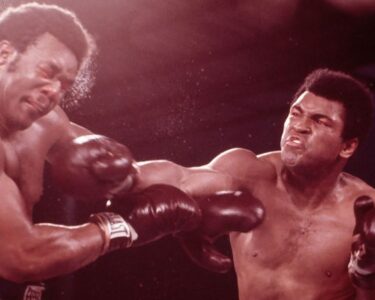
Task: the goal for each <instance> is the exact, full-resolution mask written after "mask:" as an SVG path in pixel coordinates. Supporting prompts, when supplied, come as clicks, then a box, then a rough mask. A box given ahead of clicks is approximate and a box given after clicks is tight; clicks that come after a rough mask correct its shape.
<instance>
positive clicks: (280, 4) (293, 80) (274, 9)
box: [1, 0, 375, 300]
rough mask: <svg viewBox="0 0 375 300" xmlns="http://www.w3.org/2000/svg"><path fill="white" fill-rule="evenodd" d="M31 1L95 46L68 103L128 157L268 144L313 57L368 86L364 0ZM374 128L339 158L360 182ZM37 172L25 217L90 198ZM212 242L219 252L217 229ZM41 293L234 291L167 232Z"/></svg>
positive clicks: (152, 295) (156, 298)
mask: <svg viewBox="0 0 375 300" xmlns="http://www.w3.org/2000/svg"><path fill="white" fill-rule="evenodd" d="M21 2H25V1H16V0H15V1H3V2H2V3H1V5H2V6H7V5H9V4H10V3H14V4H16V3H21ZM43 2H46V3H56V4H60V5H62V6H64V7H66V8H69V9H72V10H73V11H75V12H76V14H77V15H78V16H79V18H80V19H81V20H82V22H83V23H84V24H85V25H86V26H87V28H88V30H89V31H90V32H91V33H92V34H93V35H94V38H95V39H96V41H97V43H98V46H99V50H100V51H99V53H98V57H97V64H96V65H95V69H96V73H95V74H96V75H95V77H96V84H95V85H94V87H93V89H92V92H91V93H90V94H88V95H86V96H85V97H83V99H82V100H80V101H81V104H80V105H76V106H73V107H72V106H70V107H68V108H67V113H68V115H69V116H70V118H71V119H72V121H74V122H76V123H79V124H81V125H83V126H85V127H87V128H89V129H91V130H92V131H93V132H96V133H100V134H104V135H107V136H110V137H112V138H115V139H117V140H118V141H120V142H122V143H124V144H126V145H128V146H129V147H130V149H132V151H133V152H134V155H135V157H136V159H137V160H149V159H156V158H163V159H170V160H173V161H175V162H177V163H180V164H183V165H185V166H193V165H200V164H204V163H207V162H208V161H209V160H210V159H212V158H213V157H214V156H215V155H217V154H218V153H220V152H221V151H223V150H226V149H228V148H231V147H246V148H249V149H251V150H253V151H254V152H256V153H262V152H265V151H271V150H276V149H278V147H279V137H280V133H281V130H282V124H283V118H284V116H285V115H286V111H287V107H288V101H289V100H290V99H291V97H292V95H293V93H294V92H295V90H296V88H297V86H298V85H299V84H300V83H301V82H302V80H303V78H304V76H305V75H306V74H307V73H308V72H310V71H311V70H313V69H315V68H317V67H330V68H333V69H339V70H344V71H347V72H350V73H352V74H354V75H356V76H357V77H358V78H360V79H362V80H365V81H366V82H367V83H368V84H369V85H370V87H374V86H373V85H374V79H375V56H374V53H375V43H374V36H373V28H375V27H374V25H375V24H374V23H375V18H374V13H373V11H374V9H373V8H371V9H358V7H357V8H355V9H354V8H353V10H351V8H350V7H348V6H345V5H343V4H342V3H340V1H339V0H337V1H307V0H290V1H266V0H264V1H250V0H246V1H245V0H237V1H224V0H216V1H213V0H206V1H197V0H193V1H188V0H181V1H172V0H164V1H151V0H127V1H120V0H108V1H100V0H82V1H73V0H60V1H58V0H56V1H43ZM275 2H276V3H275ZM349 2H350V1H349ZM353 2H354V1H353ZM374 136H375V133H374V131H372V132H371V134H370V138H369V140H368V142H367V144H366V147H364V148H363V149H361V150H360V153H358V155H357V157H355V158H354V159H353V160H352V162H351V163H350V165H349V166H348V170H349V171H350V172H352V173H354V174H355V175H357V176H359V177H361V178H363V179H365V180H366V181H368V182H369V183H370V184H372V185H374V180H375V176H374V174H373V170H374V169H375V162H374V157H373V153H374V147H375V144H374ZM45 178H46V184H45V185H46V191H45V194H44V197H43V199H42V201H41V203H40V204H39V205H38V207H37V210H36V214H35V220H36V221H50V222H61V223H64V224H78V223H80V222H82V221H84V220H86V218H87V215H88V214H89V212H90V209H88V208H87V207H83V206H82V205H81V204H79V203H75V202H74V200H72V199H65V198H64V197H63V196H62V195H61V194H60V193H59V191H57V190H56V189H54V188H53V187H52V185H51V183H50V181H49V176H48V170H47V171H46V176H45ZM219 244H220V247H221V249H223V251H226V253H228V254H229V253H230V248H229V244H228V241H227V240H225V239H223V240H221V241H220V243H219ZM49 298H50V299H54V300H59V299H61V300H62V299H77V300H78V299H80V300H82V299H91V300H93V299H114V300H115V299H131V300H138V299H139V300H151V299H153V300H166V299H168V300H169V299H170V300H172V299H173V300H185V299H186V300H187V299H189V300H191V299H194V300H200V299H202V300H203V299H205V300H207V299H226V300H235V299H237V290H236V282H235V274H234V271H232V272H230V273H229V274H226V275H217V274H212V273H209V272H207V271H205V270H201V269H199V268H198V267H196V266H195V265H193V264H192V263H191V262H190V261H189V260H188V258H186V257H185V255H184V254H183V253H182V251H181V249H180V248H179V246H178V245H177V242H176V241H175V240H173V239H172V238H169V239H164V240H162V241H159V242H157V243H154V244H152V245H149V246H147V247H143V248H137V249H130V250H126V251H120V252H117V253H113V254H110V255H108V256H106V257H103V258H101V259H100V260H99V261H97V262H96V263H94V264H92V265H90V266H88V267H86V268H84V269H83V270H81V271H79V272H77V273H75V274H73V275H70V276H66V277H62V278H57V279H54V280H51V282H50V289H49Z"/></svg>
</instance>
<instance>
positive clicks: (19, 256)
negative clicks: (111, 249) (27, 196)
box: [0, 172, 103, 282]
mask: <svg viewBox="0 0 375 300" xmlns="http://www.w3.org/2000/svg"><path fill="white" fill-rule="evenodd" d="M0 194H1V195H2V197H1V202H0V220H1V223H0V243H1V247H0V277H2V278H5V279H7V280H10V281H16V282H23V281H34V280H43V279H47V278H51V277H54V276H57V275H62V274H66V273H69V272H72V271H75V270H77V269H79V268H81V267H82V266H84V265H87V264H88V263H90V262H92V261H94V260H95V259H96V258H97V257H98V256H99V254H100V251H101V247H102V246H103V240H102V236H101V234H100V231H99V228H98V227H97V226H96V225H94V224H84V225H82V226H79V227H67V226H60V225H53V224H35V225H34V224H32V223H31V220H30V219H29V218H28V216H27V213H26V209H25V204H24V200H23V199H22V195H21V194H20V191H19V190H18V188H17V186H16V185H15V183H14V182H13V181H12V180H11V179H10V178H9V177H8V176H7V175H6V174H5V173H4V172H2V173H1V175H0Z"/></svg>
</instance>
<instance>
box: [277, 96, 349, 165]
mask: <svg viewBox="0 0 375 300" xmlns="http://www.w3.org/2000/svg"><path fill="white" fill-rule="evenodd" d="M344 118H345V108H344V106H343V105H342V104H341V103H339V102H336V101H329V100H327V99H325V98H323V97H319V96H316V95H314V94H313V93H311V92H305V93H303V94H302V95H301V96H300V97H299V98H298V99H297V100H296V101H295V103H293V105H292V106H291V107H290V111H289V115H288V117H287V118H286V120H285V123H284V131H283V134H282V137H281V157H282V160H283V162H284V164H285V165H286V166H287V167H290V168H293V167H304V168H306V167H307V171H314V168H315V170H316V168H321V167H323V168H324V167H329V166H330V165H333V164H334V163H335V162H337V161H338V160H339V158H340V157H342V154H343V153H344V152H343V151H344V149H346V147H347V143H346V142H344V141H343V139H342V131H343V129H344Z"/></svg>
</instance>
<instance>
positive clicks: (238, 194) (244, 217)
mask: <svg viewBox="0 0 375 300" xmlns="http://www.w3.org/2000/svg"><path fill="white" fill-rule="evenodd" d="M194 199H195V200H196V201H197V203H198V205H199V207H200V209H201V211H202V219H201V222H200V224H199V227H198V229H197V230H195V231H194V232H191V233H187V234H183V235H181V234H180V235H179V236H178V239H179V241H180V243H181V246H182V248H183V249H184V250H185V252H186V253H187V255H188V256H189V257H190V258H191V259H192V260H193V261H194V262H195V263H196V264H198V265H199V266H201V267H203V268H205V269H207V270H210V271H213V272H218V273H225V272H227V271H229V270H230V268H231V267H232V260H231V259H230V258H229V257H227V256H226V255H224V254H222V253H221V252H219V251H218V249H217V247H216V246H215V244H214V243H215V240H216V239H217V238H218V237H219V236H221V235H224V234H227V233H229V232H233V231H237V232H248V231H250V230H252V229H254V228H255V227H256V226H258V225H259V224H260V223H261V222H262V221H263V219H264V215H265V210H264V207H263V205H262V203H261V202H260V201H259V200H257V199H255V198H254V197H252V196H251V194H250V193H249V192H248V191H246V190H243V191H234V192H219V193H216V194H214V195H211V196H208V197H200V198H194Z"/></svg>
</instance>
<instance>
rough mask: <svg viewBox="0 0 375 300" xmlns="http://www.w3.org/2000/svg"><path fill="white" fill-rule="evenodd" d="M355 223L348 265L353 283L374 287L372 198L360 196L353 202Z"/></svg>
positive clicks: (373, 212)
mask: <svg viewBox="0 0 375 300" xmlns="http://www.w3.org/2000/svg"><path fill="white" fill-rule="evenodd" d="M354 215H355V219H356V225H355V228H354V236H353V243H352V252H351V257H350V262H349V266H348V272H349V276H350V278H351V280H352V282H353V284H354V285H356V286H358V287H360V288H364V289H375V208H374V202H373V200H372V199H371V198H370V197H368V196H361V197H359V198H358V199H356V201H355V203H354Z"/></svg>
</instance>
